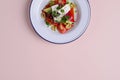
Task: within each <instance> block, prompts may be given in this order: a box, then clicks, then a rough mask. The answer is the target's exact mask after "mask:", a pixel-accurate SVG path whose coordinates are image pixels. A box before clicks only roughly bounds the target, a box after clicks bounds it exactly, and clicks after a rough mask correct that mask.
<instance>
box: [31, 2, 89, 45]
mask: <svg viewBox="0 0 120 80" xmlns="http://www.w3.org/2000/svg"><path fill="white" fill-rule="evenodd" d="M87 1H88V5H89V8H90V18H91V7H90V2H89V0H87ZM32 2H33V0H31V2H30V6H29V18H30V23H31V25H32V28H33V29H34V31H35V32H36V33H37V35H38V36H39V37H41V38H42V39H44V40H45V41H47V42H50V43H53V44H67V43H71V42H73V41H75V40H77V39H78V38H80V37H81V36H82V35H83V34H84V33H85V31H86V30H87V28H88V25H89V23H90V19H89V21H88V24H87V25H86V26H87V27H86V29H85V30H84V32H83V33H82V34H81V35H80V36H79V37H77V38H76V39H74V40H72V41H69V42H65V43H55V42H51V41H49V40H46V39H45V38H43V37H42V36H41V35H40V34H39V33H38V32H37V31H36V30H35V28H34V26H33V24H32V21H31V17H30V10H31V5H32Z"/></svg>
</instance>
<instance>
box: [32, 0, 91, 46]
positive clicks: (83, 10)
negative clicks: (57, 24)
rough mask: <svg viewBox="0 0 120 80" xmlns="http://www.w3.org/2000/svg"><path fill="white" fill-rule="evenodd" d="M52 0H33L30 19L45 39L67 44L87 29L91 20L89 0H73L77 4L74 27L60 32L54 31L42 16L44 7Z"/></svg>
mask: <svg viewBox="0 0 120 80" xmlns="http://www.w3.org/2000/svg"><path fill="white" fill-rule="evenodd" d="M49 1H50V0H33V1H32V3H31V6H30V20H31V23H32V26H33V28H34V30H35V31H36V33H37V34H38V35H39V36H40V37H42V38H43V39H44V40H46V41H48V42H52V43H56V44H65V43H69V42H72V41H74V40H76V39H78V38H79V37H80V36H81V35H82V34H83V33H84V32H85V30H86V29H87V27H88V24H89V21H90V5H89V2H88V1H87V0H71V1H72V2H74V3H75V4H76V6H77V15H76V16H77V18H76V19H77V20H76V22H75V24H74V27H73V28H72V29H71V30H70V31H68V32H66V33H65V34H60V33H59V32H57V31H52V30H51V29H49V28H48V27H47V25H46V24H45V21H44V19H43V18H42V17H41V13H42V9H43V8H44V7H45V5H46V4H48V2H49Z"/></svg>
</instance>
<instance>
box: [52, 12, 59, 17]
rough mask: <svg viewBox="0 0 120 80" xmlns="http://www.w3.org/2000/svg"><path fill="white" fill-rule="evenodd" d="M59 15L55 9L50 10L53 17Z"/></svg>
mask: <svg viewBox="0 0 120 80" xmlns="http://www.w3.org/2000/svg"><path fill="white" fill-rule="evenodd" d="M59 15H60V14H59V13H58V12H57V11H53V12H52V16H53V17H57V16H59Z"/></svg>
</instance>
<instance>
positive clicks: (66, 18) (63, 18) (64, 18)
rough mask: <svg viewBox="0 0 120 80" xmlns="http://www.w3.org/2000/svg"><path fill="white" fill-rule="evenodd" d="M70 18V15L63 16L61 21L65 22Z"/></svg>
mask: <svg viewBox="0 0 120 80" xmlns="http://www.w3.org/2000/svg"><path fill="white" fill-rule="evenodd" d="M69 18H70V17H69V16H63V17H62V19H61V23H65V22H66V21H67V20H68V19H69Z"/></svg>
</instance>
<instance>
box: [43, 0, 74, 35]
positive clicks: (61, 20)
mask: <svg viewBox="0 0 120 80" xmlns="http://www.w3.org/2000/svg"><path fill="white" fill-rule="evenodd" d="M74 8H75V7H74V3H72V2H70V1H69V0H50V2H49V3H48V4H47V5H46V6H45V7H44V9H43V10H42V16H43V18H45V22H46V25H47V26H48V27H50V28H51V30H53V31H56V30H58V31H59V32H60V33H61V34H64V33H66V32H67V31H68V30H70V29H71V28H72V27H73V25H74V22H75V20H74V14H75V11H74Z"/></svg>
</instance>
